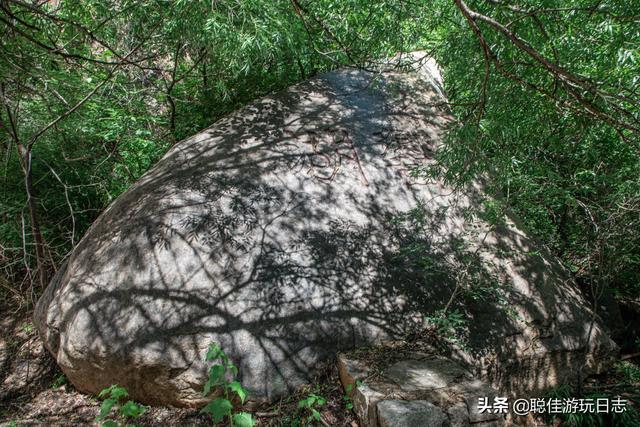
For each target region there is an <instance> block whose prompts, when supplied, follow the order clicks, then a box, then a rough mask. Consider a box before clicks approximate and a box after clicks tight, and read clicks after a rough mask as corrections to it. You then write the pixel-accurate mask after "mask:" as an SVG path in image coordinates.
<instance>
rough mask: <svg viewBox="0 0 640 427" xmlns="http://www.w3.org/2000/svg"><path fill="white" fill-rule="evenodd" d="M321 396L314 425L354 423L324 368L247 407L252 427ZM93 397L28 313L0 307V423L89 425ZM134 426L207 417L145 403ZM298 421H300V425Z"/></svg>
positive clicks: (287, 422)
mask: <svg viewBox="0 0 640 427" xmlns="http://www.w3.org/2000/svg"><path fill="white" fill-rule="evenodd" d="M311 393H313V394H316V395H319V396H322V397H324V398H326V400H327V402H326V403H325V404H324V405H323V406H322V407H320V408H318V410H319V411H320V413H321V415H322V419H321V421H320V423H319V424H322V425H329V426H350V427H355V426H357V424H356V423H355V421H354V416H353V414H352V413H351V412H350V411H349V410H348V409H347V408H346V403H347V402H345V401H344V400H343V396H344V395H343V391H342V389H341V386H340V383H339V378H338V373H337V370H336V369H335V368H333V367H327V369H325V371H324V372H323V373H322V374H321V375H320V376H318V378H317V381H316V382H315V384H314V385H313V386H312V387H305V388H302V389H300V390H298V391H297V392H296V393H294V394H292V395H291V396H288V397H286V398H284V399H282V400H281V401H280V402H277V403H276V404H274V405H269V406H264V405H263V406H254V407H252V408H250V409H249V408H247V411H248V412H252V413H253V415H254V418H256V419H257V420H258V423H257V426H295V425H298V423H301V422H302V421H303V420H304V419H306V418H307V417H308V416H309V415H310V413H309V412H308V411H307V410H305V409H299V408H298V401H300V400H301V399H304V398H305V397H307V396H308V395H309V394H311ZM100 403H101V402H100V401H99V400H98V399H97V398H96V397H95V396H90V395H87V394H84V393H80V392H78V391H77V390H75V388H74V387H73V385H71V384H68V383H67V381H66V378H65V377H64V375H63V374H62V372H61V371H60V369H59V368H58V366H57V365H56V363H55V361H54V360H53V358H52V357H51V355H50V354H49V352H48V351H47V350H46V349H45V348H44V347H43V345H42V342H41V341H40V338H39V337H38V333H37V331H36V330H35V327H34V325H33V322H32V320H31V313H30V312H25V311H22V312H11V311H10V310H9V309H8V308H7V307H6V306H0V427H5V426H91V425H96V426H97V425H99V424H98V423H97V422H96V421H95V418H96V416H97V415H98V413H99V410H100ZM135 423H136V425H139V426H211V425H212V423H211V420H210V418H209V417H208V416H207V415H205V414H201V413H200V412H199V411H198V410H196V409H176V408H167V407H147V408H146V411H145V412H144V414H142V416H140V418H138V419H136V421H135ZM300 425H304V424H300Z"/></svg>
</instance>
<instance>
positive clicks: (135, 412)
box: [96, 384, 146, 427]
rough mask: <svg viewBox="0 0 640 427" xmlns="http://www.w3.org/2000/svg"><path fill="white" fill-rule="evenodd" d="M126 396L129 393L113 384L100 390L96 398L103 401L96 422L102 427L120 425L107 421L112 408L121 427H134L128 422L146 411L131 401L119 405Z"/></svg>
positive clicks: (114, 421) (113, 421)
mask: <svg viewBox="0 0 640 427" xmlns="http://www.w3.org/2000/svg"><path fill="white" fill-rule="evenodd" d="M128 396H129V393H128V392H127V390H126V389H125V388H124V387H120V386H118V385H115V384H114V385H111V386H109V387H107V388H105V389H104V390H102V391H101V392H100V393H99V394H98V398H100V399H103V401H102V404H101V405H100V414H99V415H98V416H97V417H96V422H99V423H102V424H101V425H102V426H103V427H117V426H118V425H120V424H118V421H117V420H113V419H107V418H108V417H109V416H110V415H111V413H112V410H113V408H116V417H117V418H119V419H120V420H122V421H123V423H122V424H121V425H123V426H127V427H129V426H131V427H133V426H135V424H129V421H130V420H134V419H136V418H138V417H139V416H140V415H142V414H144V412H145V410H146V409H145V408H144V406H142V405H139V404H137V403H136V402H134V401H133V400H127V401H126V402H124V403H121V402H122V401H123V400H124V399H125V398H127V397H128Z"/></svg>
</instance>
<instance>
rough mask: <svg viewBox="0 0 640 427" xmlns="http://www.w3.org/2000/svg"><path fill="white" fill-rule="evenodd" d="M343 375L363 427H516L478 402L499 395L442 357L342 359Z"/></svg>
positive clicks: (409, 355) (414, 355)
mask: <svg viewBox="0 0 640 427" xmlns="http://www.w3.org/2000/svg"><path fill="white" fill-rule="evenodd" d="M338 372H339V374H340V380H341V382H342V385H343V386H344V388H345V391H346V392H347V394H348V395H349V397H350V398H351V399H352V401H353V406H354V408H353V409H354V411H355V413H356V415H357V417H358V419H359V421H360V426H361V427H414V426H421V427H465V426H471V427H498V426H510V425H512V423H511V422H510V420H508V419H507V418H506V415H505V414H496V413H489V412H488V411H480V410H479V408H478V399H479V398H488V399H489V401H493V398H494V397H495V396H498V395H499V394H498V392H497V390H495V389H494V388H492V387H490V386H489V385H488V384H486V383H484V382H482V381H480V380H478V379H477V378H474V376H473V375H472V374H471V372H470V371H469V370H468V369H467V368H465V367H464V366H463V365H462V364H461V363H459V362H456V361H453V360H451V359H449V358H446V357H443V356H440V355H436V354H428V353H419V352H411V353H405V354H402V357H401V359H400V360H397V358H390V360H389V362H388V363H384V362H383V363H382V364H380V363H372V362H371V361H370V360H367V357H366V356H364V357H363V355H362V354H361V353H360V354H351V353H349V354H345V353H342V354H339V355H338Z"/></svg>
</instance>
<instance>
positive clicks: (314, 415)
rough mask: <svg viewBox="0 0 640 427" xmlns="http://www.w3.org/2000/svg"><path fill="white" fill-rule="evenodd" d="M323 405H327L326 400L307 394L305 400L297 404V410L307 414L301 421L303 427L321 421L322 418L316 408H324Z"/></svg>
mask: <svg viewBox="0 0 640 427" xmlns="http://www.w3.org/2000/svg"><path fill="white" fill-rule="evenodd" d="M325 403H327V399H325V398H324V397H322V396H318V395H317V394H313V393H311V394H309V395H308V396H307V397H306V398H304V399H302V400H300V401H299V402H298V409H301V410H305V411H307V412H308V415H307V416H306V418H304V419H303V422H304V425H309V424H311V423H312V422H314V421H317V422H320V421H321V419H322V416H321V415H320V412H318V410H317V409H316V408H319V407H321V406H324V404H325Z"/></svg>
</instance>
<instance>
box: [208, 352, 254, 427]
mask: <svg viewBox="0 0 640 427" xmlns="http://www.w3.org/2000/svg"><path fill="white" fill-rule="evenodd" d="M205 360H206V361H207V362H212V361H219V362H220V363H216V364H214V365H212V366H211V367H210V368H209V378H208V379H207V382H206V383H205V385H204V391H203V394H204V396H208V395H209V394H210V393H211V391H212V390H213V389H214V388H216V387H219V388H221V389H222V392H223V393H224V396H221V397H216V398H215V399H213V400H212V401H211V402H209V403H207V405H206V406H205V407H204V408H202V410H201V412H204V413H207V414H209V415H210V416H211V419H212V420H213V422H214V424H218V423H219V422H221V421H222V420H223V419H224V418H225V417H227V418H228V419H229V422H230V423H231V425H232V426H237V427H252V426H253V425H254V424H255V421H254V420H253V418H252V417H251V414H249V413H247V412H236V413H233V403H232V402H231V399H232V397H231V396H233V395H237V396H238V398H239V399H240V402H241V403H244V401H245V400H246V398H247V395H248V393H247V390H245V389H244V388H243V387H242V384H240V382H239V381H235V380H234V381H228V380H227V373H231V374H232V375H233V377H235V376H236V375H238V368H237V367H236V366H235V365H234V364H233V363H231V362H230V361H229V357H228V356H227V355H226V354H225V352H224V351H223V350H222V348H221V347H220V346H219V345H218V344H216V343H211V344H210V345H209V349H208V350H207V355H206V356H205Z"/></svg>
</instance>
